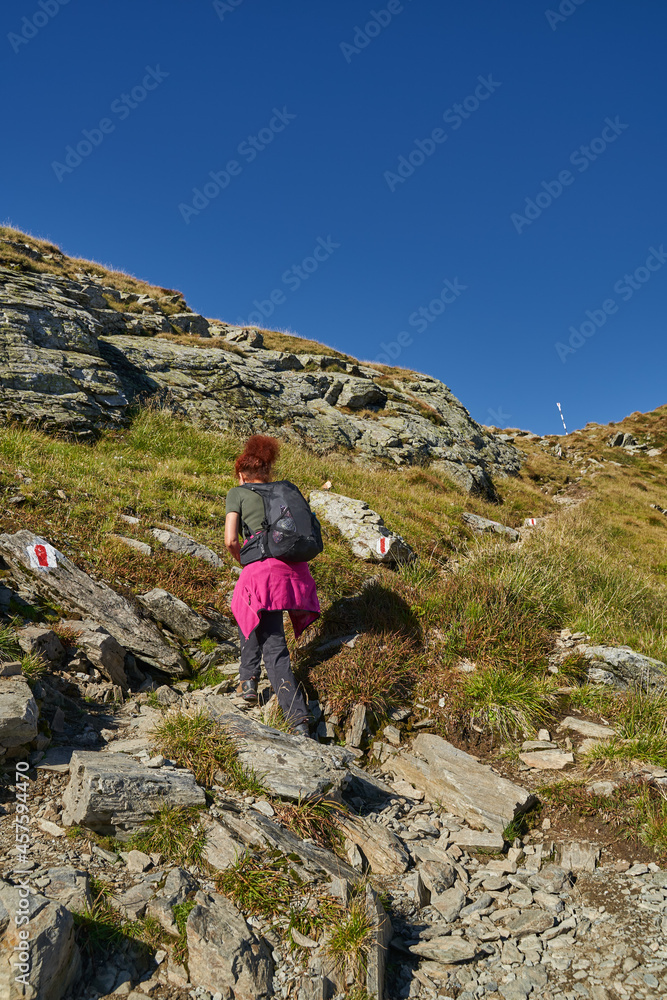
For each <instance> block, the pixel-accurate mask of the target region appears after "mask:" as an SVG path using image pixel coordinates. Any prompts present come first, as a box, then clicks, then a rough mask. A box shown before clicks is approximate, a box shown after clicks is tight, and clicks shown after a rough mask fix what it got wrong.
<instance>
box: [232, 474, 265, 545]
mask: <svg viewBox="0 0 667 1000" xmlns="http://www.w3.org/2000/svg"><path fill="white" fill-rule="evenodd" d="M266 485H267V486H270V485H271V484H270V483H267V484H266ZM253 487H254V484H253V483H240V484H239V489H241V490H252V492H253V493H255V494H256V495H257V496H258V497H261V498H262V503H263V504H264V520H263V521H262V530H263V531H268V529H269V527H270V524H269V518H268V514H267V507H266V501H267V498H266V496H265V495H264V494H263V493H262V491H261V490H256V489H254V488H253ZM241 527H242V529H243V537H244V538H250V536H251V535H252V531H251V530H250V528H249V527H248V525H247V524H246V522H245V521H243V520H241Z"/></svg>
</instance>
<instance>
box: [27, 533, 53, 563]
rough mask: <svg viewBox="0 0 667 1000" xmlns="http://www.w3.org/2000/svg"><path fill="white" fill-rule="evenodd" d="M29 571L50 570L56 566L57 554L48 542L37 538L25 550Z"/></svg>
mask: <svg viewBox="0 0 667 1000" xmlns="http://www.w3.org/2000/svg"><path fill="white" fill-rule="evenodd" d="M26 552H27V553H28V559H29V560H30V567H31V569H38V570H42V571H44V570H50V569H55V568H56V567H57V565H58V558H57V557H58V553H57V551H56V549H54V547H53V546H52V545H49V543H48V542H45V541H43V540H42V539H41V538H38V539H37V540H36V541H35V542H34V544H33V545H29V546H28V547H27V549H26Z"/></svg>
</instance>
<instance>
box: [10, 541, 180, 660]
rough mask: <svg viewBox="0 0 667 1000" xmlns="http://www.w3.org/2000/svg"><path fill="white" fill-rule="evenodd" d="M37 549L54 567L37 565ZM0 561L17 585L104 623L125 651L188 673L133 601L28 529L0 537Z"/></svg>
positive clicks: (176, 651) (178, 653)
mask: <svg viewBox="0 0 667 1000" xmlns="http://www.w3.org/2000/svg"><path fill="white" fill-rule="evenodd" d="M35 546H39V547H40V549H43V550H47V549H48V550H49V552H50V553H51V556H50V561H51V563H52V564H53V565H50V566H44V567H39V566H36V565H35V561H36V560H35V557H34V553H35ZM0 556H2V558H3V559H4V560H5V562H6V563H7V564H8V565H9V568H10V570H11V572H12V575H13V576H14V578H15V579H16V580H17V582H19V583H21V584H22V585H24V586H26V587H27V588H28V589H32V590H35V591H37V593H39V594H40V595H41V596H42V597H45V598H46V599H47V600H50V601H52V602H54V603H55V604H57V605H59V606H60V607H63V608H65V609H66V610H68V611H70V612H72V611H73V612H77V613H79V614H83V615H85V617H86V618H90V619H92V620H94V621H95V622H97V623H99V625H101V626H103V628H105V629H106V630H107V631H108V632H109V633H110V634H111V635H112V636H113V637H114V638H115V639H116V640H117V642H118V643H119V644H120V645H121V646H124V647H125V649H128V650H129V651H130V652H131V653H133V654H134V655H135V656H137V657H139V658H140V659H142V660H145V661H146V663H148V664H150V666H154V667H158V668H159V669H160V670H164V671H165V672H166V673H170V674H176V675H181V674H184V673H185V672H186V671H187V663H186V661H185V659H184V658H183V656H182V654H181V653H180V652H179V651H178V650H177V649H174V648H173V647H172V646H170V645H169V644H168V643H167V641H166V639H165V638H164V636H163V635H162V633H161V632H160V631H159V629H158V628H157V626H155V625H154V624H153V623H152V622H150V621H148V620H146V619H145V618H140V617H139V615H138V614H137V612H136V611H135V609H134V608H133V606H132V605H131V604H130V602H129V601H128V600H126V599H125V598H124V597H121V595H120V594H117V593H116V592H115V590H112V589H111V587H108V586H107V585H106V584H105V583H99V582H97V581H96V580H93V579H91V577H89V576H88V574H87V573H84V572H83V570H80V569H79V568H78V567H77V566H75V565H74V563H73V562H71V561H70V560H69V559H68V558H67V556H64V555H63V554H62V552H58V551H57V550H56V549H53V548H52V546H50V545H49V543H48V542H46V541H45V540H44V539H43V538H39V537H38V536H37V535H33V533H32V532H31V531H25V530H22V531H17V532H16V534H15V535H0Z"/></svg>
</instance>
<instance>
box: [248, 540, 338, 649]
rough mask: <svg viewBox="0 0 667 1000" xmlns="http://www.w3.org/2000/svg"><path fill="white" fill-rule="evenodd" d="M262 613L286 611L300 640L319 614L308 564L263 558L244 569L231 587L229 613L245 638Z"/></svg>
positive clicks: (315, 592) (315, 591)
mask: <svg viewBox="0 0 667 1000" xmlns="http://www.w3.org/2000/svg"><path fill="white" fill-rule="evenodd" d="M262 611H288V612H289V616H290V618H291V620H292V627H293V629H294V635H295V636H296V638H297V639H298V638H299V636H300V635H301V633H302V632H303V630H304V629H306V628H308V626H309V625H310V624H311V622H314V621H315V619H316V618H317V617H318V615H319V613H320V602H319V601H318V599H317V590H316V588H315V581H314V580H313V578H312V576H311V573H310V570H309V568H308V563H305V562H299V563H286V562H283V561H282V560H281V559H262V560H261V561H259V562H254V563H250V564H249V565H248V566H244V567H243V569H242V570H241V575H240V577H239V578H238V581H237V583H236V586H235V587H234V595H233V597H232V613H233V615H234V617H235V618H236V621H237V622H238V625H239V628H240V629H241V631H242V632H243V634H244V636H245V637H246V639H247V638H248V637H249V635H250V633H251V632H252V631H253V629H254V628H256V626H257V624H258V623H259V616H260V614H261V613H262Z"/></svg>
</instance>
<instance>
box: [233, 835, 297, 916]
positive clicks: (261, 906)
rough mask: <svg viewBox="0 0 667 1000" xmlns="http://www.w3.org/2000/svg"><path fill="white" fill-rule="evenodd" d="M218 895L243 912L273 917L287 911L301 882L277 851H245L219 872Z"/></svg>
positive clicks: (287, 861) (285, 859)
mask: <svg viewBox="0 0 667 1000" xmlns="http://www.w3.org/2000/svg"><path fill="white" fill-rule="evenodd" d="M215 884H216V888H217V890H218V892H221V893H223V895H225V896H229V898H230V899H231V900H232V901H233V902H234V903H235V904H236V906H238V907H239V909H241V910H244V911H245V912H246V913H256V914H260V915H261V916H264V917H273V916H276V914H279V913H285V912H287V911H288V910H289V909H290V906H291V903H292V900H293V899H294V896H295V895H296V894H297V892H298V891H299V890H300V888H301V882H300V880H299V879H298V876H297V875H296V873H295V872H294V870H293V869H292V868H291V867H290V863H289V859H288V858H286V857H285V855H284V854H281V853H280V851H264V852H259V851H246V853H245V854H243V855H242V856H241V857H240V858H239V859H238V860H237V861H236V862H235V863H234V864H232V865H229V866H228V867H227V868H225V869H224V871H221V872H219V873H218V875H217V876H216V879H215Z"/></svg>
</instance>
